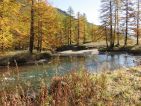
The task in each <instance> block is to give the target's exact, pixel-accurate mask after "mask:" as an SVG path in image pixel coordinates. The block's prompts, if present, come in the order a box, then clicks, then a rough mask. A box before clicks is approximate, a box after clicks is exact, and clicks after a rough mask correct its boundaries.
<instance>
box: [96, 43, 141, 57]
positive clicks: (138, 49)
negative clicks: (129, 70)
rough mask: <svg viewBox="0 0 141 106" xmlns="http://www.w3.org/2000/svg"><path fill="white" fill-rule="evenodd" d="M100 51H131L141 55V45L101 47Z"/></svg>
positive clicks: (130, 52)
mask: <svg viewBox="0 0 141 106" xmlns="http://www.w3.org/2000/svg"><path fill="white" fill-rule="evenodd" d="M98 50H99V52H101V53H105V52H112V53H129V54H133V55H141V46H136V45H135V46H126V47H124V46H119V47H114V48H113V49H111V48H107V47H100V48H99V49H98Z"/></svg>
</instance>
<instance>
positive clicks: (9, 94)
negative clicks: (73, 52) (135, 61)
mask: <svg viewBox="0 0 141 106" xmlns="http://www.w3.org/2000/svg"><path fill="white" fill-rule="evenodd" d="M140 68H141V66H138V67H134V68H129V69H122V70H116V71H114V72H111V71H106V70H105V71H102V72H100V73H94V74H90V73H88V72H87V71H86V70H85V69H82V70H79V71H75V70H74V71H71V72H70V73H68V74H67V75H65V76H54V77H53V78H52V80H51V83H50V84H47V83H45V82H44V79H41V80H40V85H39V87H38V89H35V88H33V87H32V86H33V85H32V83H30V82H25V83H24V84H18V85H17V86H15V87H13V88H7V87H5V88H4V89H3V90H1V91H0V99H1V102H0V103H1V105H2V106H49V105H51V106H99V105H100V106H134V105H136V106H140V105H141V71H140ZM3 78H4V77H3ZM1 79H2V78H1ZM17 79H18V75H17ZM1 81H2V80H1ZM17 81H18V80H17ZM1 83H6V82H4V81H2V82H1ZM13 91H15V92H13ZM37 92H38V93H37Z"/></svg>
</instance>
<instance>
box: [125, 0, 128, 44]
mask: <svg viewBox="0 0 141 106" xmlns="http://www.w3.org/2000/svg"><path fill="white" fill-rule="evenodd" d="M127 36H128V0H126V30H125V41H124V46H127Z"/></svg>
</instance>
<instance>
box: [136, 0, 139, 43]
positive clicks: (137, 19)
mask: <svg viewBox="0 0 141 106" xmlns="http://www.w3.org/2000/svg"><path fill="white" fill-rule="evenodd" d="M139 3H140V1H139V0H138V11H137V42H136V44H137V45H139V18H140V17H139V16H140V4H139Z"/></svg>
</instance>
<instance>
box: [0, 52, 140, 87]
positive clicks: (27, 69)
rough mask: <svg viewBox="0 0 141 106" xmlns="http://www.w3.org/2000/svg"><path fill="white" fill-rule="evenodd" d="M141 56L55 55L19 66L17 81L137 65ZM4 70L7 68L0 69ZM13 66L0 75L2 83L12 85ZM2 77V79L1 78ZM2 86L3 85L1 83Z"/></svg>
mask: <svg viewBox="0 0 141 106" xmlns="http://www.w3.org/2000/svg"><path fill="white" fill-rule="evenodd" d="M139 58H141V56H131V55H127V54H101V55H89V56H84V57H80V56H73V57H72V56H70V57H55V58H53V59H52V60H51V61H50V62H49V63H42V64H40V65H39V64H38V63H36V64H35V65H33V66H24V67H19V70H20V73H19V81H20V83H22V82H28V81H30V82H32V83H33V84H38V82H39V81H40V80H41V79H45V81H46V82H49V81H50V79H51V78H52V77H53V76H59V75H64V74H67V73H69V72H70V71H73V70H77V71H79V70H81V69H86V70H87V71H89V72H91V73H95V72H99V71H103V70H111V71H112V70H115V69H119V68H124V67H132V66H137V65H138V64H139V63H138V62H137V61H138V59H139ZM0 70H1V71H2V70H3V71H5V70H7V69H0ZM14 70H15V68H10V72H11V73H12V75H11V76H1V77H0V78H1V81H3V80H5V83H4V84H7V82H9V85H14V84H15V81H16V74H15V71H14ZM2 78H4V79H2ZM3 86H4V85H3Z"/></svg>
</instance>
